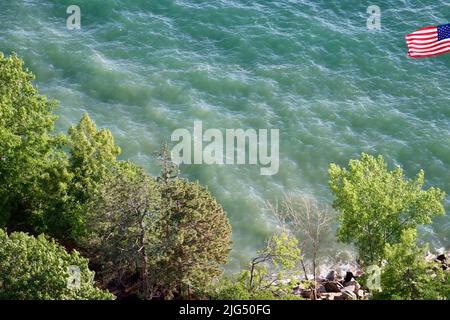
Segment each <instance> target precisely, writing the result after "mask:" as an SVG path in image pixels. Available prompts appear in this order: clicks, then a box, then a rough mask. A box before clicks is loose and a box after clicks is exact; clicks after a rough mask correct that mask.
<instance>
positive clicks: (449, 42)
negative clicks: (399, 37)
mask: <svg viewBox="0 0 450 320" xmlns="http://www.w3.org/2000/svg"><path fill="white" fill-rule="evenodd" d="M447 45H450V39H448V40H447V41H439V42H436V44H435V45H432V46H427V47H419V46H409V50H410V51H415V52H427V51H431V50H436V49H440V48H443V47H445V46H447Z"/></svg>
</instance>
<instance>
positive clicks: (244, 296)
mask: <svg viewBox="0 0 450 320" xmlns="http://www.w3.org/2000/svg"><path fill="white" fill-rule="evenodd" d="M301 259H302V255H301V250H300V248H299V245H298V241H297V239H296V238H295V237H292V236H291V235H290V234H289V233H288V232H287V231H286V230H282V231H281V232H280V233H279V234H275V235H274V236H272V237H271V238H270V239H269V241H268V242H267V246H266V247H265V248H264V249H263V250H261V251H259V252H258V255H257V256H256V257H254V258H252V259H251V261H250V263H249V267H248V269H247V270H243V271H241V272H240V273H238V274H237V275H235V276H234V277H231V278H230V277H224V278H222V279H221V280H220V282H219V283H218V284H217V285H214V287H213V288H212V289H211V291H210V294H211V295H212V296H213V297H214V298H216V299H219V300H278V299H282V300H297V299H301V298H300V297H299V296H296V295H293V293H292V292H291V291H292V285H291V284H292V283H294V282H295V280H294V278H295V277H296V276H297V274H296V272H297V268H298V267H299V262H300V261H301ZM288 279H290V281H288ZM286 281H287V282H286Z"/></svg>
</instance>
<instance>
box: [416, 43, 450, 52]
mask: <svg viewBox="0 0 450 320" xmlns="http://www.w3.org/2000/svg"><path fill="white" fill-rule="evenodd" d="M448 46H450V44H448V43H445V44H443V45H440V46H436V47H433V48H430V49H411V48H410V49H409V51H410V52H414V53H430V52H433V51H436V50H441V49H444V48H446V47H448Z"/></svg>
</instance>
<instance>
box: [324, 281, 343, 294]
mask: <svg viewBox="0 0 450 320" xmlns="http://www.w3.org/2000/svg"><path fill="white" fill-rule="evenodd" d="M323 286H324V287H325V290H326V291H327V292H341V289H342V288H343V286H342V284H340V283H339V282H333V281H328V282H325V283H324V284H323Z"/></svg>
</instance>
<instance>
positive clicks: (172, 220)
mask: <svg viewBox="0 0 450 320" xmlns="http://www.w3.org/2000/svg"><path fill="white" fill-rule="evenodd" d="M160 190H161V199H162V207H161V208H160V218H159V219H158V220H157V221H156V224H155V232H156V234H158V239H159V241H158V243H157V248H156V250H157V263H156V266H155V270H156V271H157V272H156V274H155V275H154V277H155V281H156V284H157V286H158V287H161V288H163V290H162V292H161V293H162V294H163V295H164V296H166V297H171V296H173V294H174V293H178V294H183V289H184V288H186V287H187V286H190V287H193V288H196V289H197V290H201V288H204V287H206V286H207V284H208V283H209V282H210V281H211V279H213V278H214V277H216V276H218V275H220V273H221V272H222V269H221V264H224V263H225V262H226V260H227V258H228V254H229V252H230V250H231V226H230V224H229V221H228V218H227V216H226V214H225V212H224V210H223V209H222V207H221V206H220V204H219V203H218V202H217V201H216V199H214V197H213V196H212V195H211V193H210V192H209V191H208V189H206V188H205V187H203V186H201V185H200V184H198V183H197V182H189V181H187V180H184V179H181V178H175V179H173V180H169V181H164V180H160Z"/></svg>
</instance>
